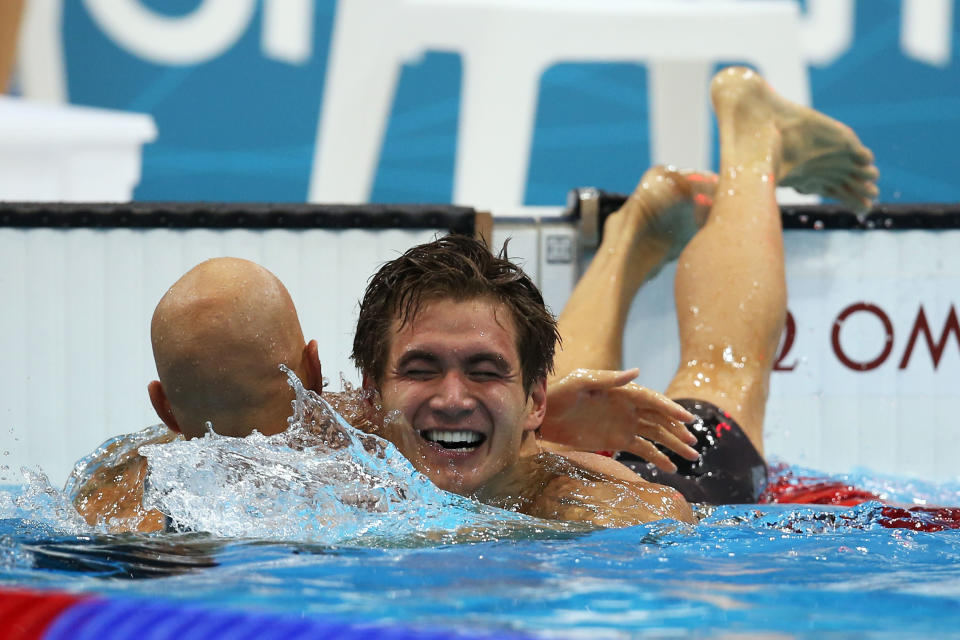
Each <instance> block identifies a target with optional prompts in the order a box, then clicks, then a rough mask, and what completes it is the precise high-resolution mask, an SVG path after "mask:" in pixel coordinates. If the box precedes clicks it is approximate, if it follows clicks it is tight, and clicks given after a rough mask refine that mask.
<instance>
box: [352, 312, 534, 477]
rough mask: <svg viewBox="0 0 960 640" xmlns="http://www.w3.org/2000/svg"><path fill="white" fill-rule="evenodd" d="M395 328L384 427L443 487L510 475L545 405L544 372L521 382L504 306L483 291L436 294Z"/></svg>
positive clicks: (383, 392)
mask: <svg viewBox="0 0 960 640" xmlns="http://www.w3.org/2000/svg"><path fill="white" fill-rule="evenodd" d="M392 328H393V331H392V332H391V333H392V335H393V336H394V338H393V341H392V343H391V345H390V351H389V355H388V358H387V366H386V370H385V373H384V376H383V380H382V381H380V384H379V385H378V386H379V392H380V400H381V402H382V403H383V409H384V411H385V412H393V417H388V419H387V424H386V425H385V426H384V433H383V435H384V436H385V437H386V438H387V439H389V440H390V441H392V442H393V443H394V444H395V445H396V446H397V448H398V449H399V450H400V452H401V453H402V454H403V455H404V456H405V457H406V458H407V459H408V460H410V461H411V462H412V463H413V465H414V467H416V469H417V470H418V471H420V472H421V473H423V474H424V475H426V476H427V477H429V478H430V479H431V480H432V481H433V482H434V484H436V485H437V486H438V487H440V488H441V489H445V490H447V491H452V492H454V493H459V494H462V495H470V494H475V493H477V492H479V491H481V490H482V489H484V488H485V487H488V486H489V485H491V484H494V485H495V484H499V483H500V482H503V481H506V480H508V477H509V476H510V474H511V470H512V469H513V467H514V466H515V465H516V464H517V462H518V460H519V459H520V456H521V454H522V453H525V452H526V449H530V448H535V447H536V443H535V442H534V438H533V435H532V433H531V432H532V431H533V430H535V429H536V428H537V427H538V426H539V425H540V423H541V422H542V421H543V415H544V413H545V411H546V400H545V398H546V382H545V381H543V380H541V381H539V382H538V383H535V384H534V385H533V386H532V388H531V390H530V393H529V394H528V393H526V392H525V391H524V388H523V380H522V376H521V370H520V358H519V355H518V352H517V343H516V331H515V328H514V322H513V317H512V314H511V312H510V311H509V310H508V309H506V308H505V307H503V306H502V305H501V304H499V303H496V302H494V301H491V300H488V299H486V298H479V299H472V300H466V301H460V302H456V301H452V300H436V301H432V302H427V303H425V304H424V305H423V306H422V307H421V308H420V311H419V312H418V313H417V315H416V316H415V317H414V318H413V320H412V321H410V322H407V323H406V324H405V325H403V326H402V327H401V326H400V322H399V320H398V319H395V320H394V323H393V327H392ZM365 386H372V384H371V381H369V380H367V381H365ZM437 440H445V441H446V442H445V444H446V445H447V446H443V444H441V443H440V442H437ZM453 440H455V441H457V442H458V443H459V444H454V443H453V442H451V441H453ZM463 445H466V446H463Z"/></svg>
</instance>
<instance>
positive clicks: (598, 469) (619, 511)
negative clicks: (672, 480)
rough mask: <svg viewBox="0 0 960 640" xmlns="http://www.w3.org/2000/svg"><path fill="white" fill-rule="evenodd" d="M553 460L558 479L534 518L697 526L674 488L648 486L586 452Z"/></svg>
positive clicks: (534, 509) (545, 493)
mask: <svg viewBox="0 0 960 640" xmlns="http://www.w3.org/2000/svg"><path fill="white" fill-rule="evenodd" d="M547 455H552V456H553V457H554V459H555V460H554V462H553V463H552V465H551V466H553V467H554V471H555V474H556V475H555V477H554V478H553V479H552V480H551V481H550V482H549V483H547V485H546V486H545V487H544V489H543V490H542V491H541V493H540V495H539V496H538V497H537V499H536V500H535V501H534V503H533V505H532V508H531V510H530V515H534V516H537V517H541V518H549V519H558V520H574V521H580V522H591V523H593V524H597V525H601V526H605V527H625V526H631V525H634V524H640V523H643V522H652V521H654V520H662V519H667V518H669V519H673V520H679V521H681V522H689V523H694V522H696V519H695V518H694V515H693V511H692V509H691V508H690V504H689V503H688V502H687V501H686V500H685V499H684V498H683V496H681V495H680V493H679V492H678V491H677V490H676V489H673V488H672V487H666V486H664V485H659V484H654V483H652V482H647V481H646V480H644V479H643V478H641V477H640V476H638V475H637V474H635V473H634V472H633V471H631V470H630V469H628V468H627V467H625V466H623V465H622V464H620V463H619V462H617V461H616V460H613V459H612V458H608V457H606V456H601V455H597V454H594V453H587V452H584V451H563V452H562V453H553V454H547Z"/></svg>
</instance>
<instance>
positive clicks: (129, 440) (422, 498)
mask: <svg viewBox="0 0 960 640" xmlns="http://www.w3.org/2000/svg"><path fill="white" fill-rule="evenodd" d="M281 368H282V369H283V370H284V372H285V373H286V375H287V377H288V381H289V384H290V386H291V388H292V389H293V390H294V392H295V394H296V398H295V400H294V401H293V403H292V406H293V415H292V416H291V417H290V418H288V423H289V427H288V429H287V430H286V431H285V432H283V433H281V434H277V435H274V436H270V437H267V436H264V435H262V434H260V433H258V432H254V433H253V434H252V435H250V436H248V437H246V438H233V437H227V436H221V435H218V434H216V433H214V432H213V431H212V430H211V431H210V432H209V433H208V434H207V435H206V436H205V437H203V438H195V439H193V440H184V439H182V438H177V439H175V440H174V441H172V442H163V440H165V439H168V437H169V436H168V434H167V432H166V430H165V429H164V427H162V426H156V427H151V428H148V429H145V430H143V431H140V432H138V433H135V434H130V435H127V436H121V437H118V438H115V439H113V440H111V441H108V442H107V443H105V444H104V445H103V446H102V447H100V448H99V449H98V450H97V451H96V452H94V453H93V454H92V455H91V456H88V457H87V458H85V459H84V460H81V461H80V462H79V463H78V464H77V466H76V468H75V469H74V472H73V474H72V475H71V477H70V479H69V480H68V481H67V485H66V488H65V490H64V491H62V492H61V491H58V490H56V489H54V488H53V487H51V486H50V483H49V482H48V481H47V480H46V477H45V476H43V475H42V474H40V473H39V472H37V473H33V474H31V475H29V476H27V477H26V480H27V488H26V491H25V492H23V494H22V495H19V496H16V498H15V499H14V497H13V494H4V493H0V517H7V516H10V517H17V518H24V519H28V520H31V521H33V522H38V523H42V524H44V525H49V526H52V527H53V528H54V529H55V530H56V531H57V532H59V533H62V534H67V535H74V534H81V533H93V532H99V533H104V532H106V531H108V530H109V524H110V523H109V522H107V523H101V524H100V525H98V526H97V527H89V526H88V525H86V523H85V522H84V521H83V519H82V518H81V517H80V516H79V515H78V514H77V512H76V510H75V509H74V508H73V498H74V497H76V495H77V494H78V491H79V490H80V489H81V488H82V487H83V485H84V483H85V482H86V480H87V479H88V478H90V477H91V476H92V475H93V474H94V473H95V472H96V471H97V470H98V469H101V468H108V467H110V466H112V465H115V464H117V463H118V462H120V461H122V460H124V459H125V457H129V456H131V455H136V453H137V452H138V451H139V454H140V455H142V456H144V457H145V458H146V459H147V461H148V465H147V469H148V473H147V479H146V482H145V483H144V493H143V506H144V508H146V509H157V510H159V511H160V512H162V513H163V514H165V515H166V516H167V517H168V518H169V520H170V522H171V523H172V525H173V527H174V528H175V529H178V530H181V531H191V532H204V533H209V534H213V535H216V536H221V537H232V538H255V539H265V540H286V541H298V542H312V543H321V544H342V543H348V542H349V543H351V544H357V543H359V544H366V543H375V544H380V543H384V542H388V543H390V542H392V543H396V542H398V541H401V540H405V541H406V543H409V542H411V541H413V540H417V539H420V540H423V541H430V542H433V543H436V542H446V541H454V540H456V541H461V540H464V539H470V540H490V539H496V538H497V537H499V536H503V535H508V536H509V535H516V534H518V533H521V535H524V532H526V533H528V534H529V533H541V532H543V531H545V530H548V531H558V532H560V531H567V530H583V529H584V527H582V526H578V525H567V524H564V523H552V522H544V521H541V520H537V519H535V518H531V517H528V516H525V515H521V514H517V513H513V512H510V511H504V510H502V509H498V508H495V507H491V506H487V505H483V504H480V503H478V502H476V501H474V500H471V499H468V498H465V497H462V496H458V495H455V494H451V493H447V492H445V491H442V490H440V489H438V488H437V487H436V486H435V485H433V484H432V483H431V482H430V480H429V479H428V478H427V477H426V476H423V475H422V474H420V473H419V472H417V471H416V470H415V469H414V468H413V466H412V465H411V464H410V463H409V462H408V461H407V459H406V458H404V457H403V455H402V454H400V452H399V451H397V449H396V448H395V447H394V446H393V445H392V444H391V443H390V442H388V441H386V440H384V439H382V438H380V437H377V436H374V435H369V434H367V433H364V432H362V431H360V430H358V429H356V428H354V427H353V426H351V425H350V424H349V423H347V422H346V420H344V418H342V417H341V416H340V415H339V414H338V413H337V412H336V411H335V410H334V409H333V408H332V407H331V405H330V404H329V403H328V402H326V401H325V400H324V399H322V398H321V397H320V396H319V395H317V394H316V393H314V392H313V391H310V390H308V389H305V388H304V387H303V385H302V383H301V382H300V380H299V379H297V377H296V375H295V374H294V373H293V372H292V371H289V370H288V369H286V368H284V367H281ZM354 401H355V402H356V399H354ZM348 405H349V402H348V403H347V405H345V406H348ZM348 408H349V407H348ZM355 410H356V407H354V411H353V412H356V411H355ZM348 412H349V411H348ZM165 436H166V437H165ZM158 441H159V442H158ZM14 503H16V504H14Z"/></svg>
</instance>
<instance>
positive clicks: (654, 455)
mask: <svg viewBox="0 0 960 640" xmlns="http://www.w3.org/2000/svg"><path fill="white" fill-rule="evenodd" d="M625 450H626V451H629V452H630V453H632V454H634V455H637V456H640V457H641V458H643V459H644V460H646V461H647V462H649V463H651V464H653V466H655V467H656V468H657V469H660V470H661V471H666V472H667V473H676V472H677V465H675V464H673V462H672V461H671V460H670V458H668V457H667V455H666V454H665V453H663V452H662V451H660V450H659V449H657V448H656V447H655V446H653V443H652V442H650V441H648V440H644V439H643V438H637V439H636V442H635V443H634V445H633V446H632V447H629V448H627V449H625Z"/></svg>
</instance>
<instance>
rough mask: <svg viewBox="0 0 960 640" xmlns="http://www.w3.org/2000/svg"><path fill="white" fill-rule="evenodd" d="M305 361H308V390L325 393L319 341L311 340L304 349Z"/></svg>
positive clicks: (305, 382) (306, 382)
mask: <svg viewBox="0 0 960 640" xmlns="http://www.w3.org/2000/svg"><path fill="white" fill-rule="evenodd" d="M303 359H304V360H305V361H306V365H307V366H306V372H307V379H306V380H304V384H305V386H306V387H307V389H310V390H311V391H316V392H317V393H319V394H322V393H323V369H322V367H321V366H320V352H319V348H318V347H317V341H316V340H311V341H310V342H308V343H307V346H306V347H304V348H303Z"/></svg>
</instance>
